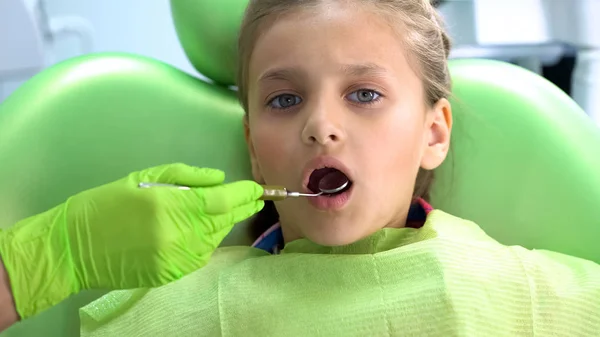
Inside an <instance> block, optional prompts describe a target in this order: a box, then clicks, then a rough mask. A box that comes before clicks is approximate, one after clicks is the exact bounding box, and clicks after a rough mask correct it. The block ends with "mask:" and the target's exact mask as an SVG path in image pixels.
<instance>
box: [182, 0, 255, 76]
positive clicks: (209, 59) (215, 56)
mask: <svg viewBox="0 0 600 337" xmlns="http://www.w3.org/2000/svg"><path fill="white" fill-rule="evenodd" d="M247 5H248V0H219V1H194V0H171V13H172V16H173V21H174V24H175V30H176V31H177V36H178V37H179V41H180V43H181V45H182V47H183V50H184V51H185V53H186V55H187V57H188V59H189V60H190V62H191V63H192V65H193V66H194V68H196V70H198V71H199V72H200V73H201V74H202V75H204V76H206V77H208V78H210V79H211V80H213V81H215V82H216V83H218V84H220V85H224V86H230V85H235V74H236V68H237V37H238V30H239V29H240V25H241V23H242V18H243V15H244V11H245V9H246V6H247Z"/></svg>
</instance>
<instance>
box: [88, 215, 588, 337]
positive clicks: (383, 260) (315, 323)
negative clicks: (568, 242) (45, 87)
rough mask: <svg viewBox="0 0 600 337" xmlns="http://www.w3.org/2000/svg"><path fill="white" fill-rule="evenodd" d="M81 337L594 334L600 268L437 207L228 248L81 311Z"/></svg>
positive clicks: (106, 297)
mask: <svg viewBox="0 0 600 337" xmlns="http://www.w3.org/2000/svg"><path fill="white" fill-rule="evenodd" d="M80 315H81V320H82V327H81V329H82V336H94V337H96V336H276V335H278V336H315V335H320V336H532V335H539V336H548V335H553V336H594V335H600V266H599V265H597V264H595V263H593V262H589V261H586V260H582V259H577V258H573V257H568V256H564V255H560V254H556V253H551V252H545V251H529V250H525V249H523V248H520V247H506V246H503V245H501V244H499V243H497V242H496V241H494V240H493V239H491V238H490V237H488V236H487V235H486V234H485V233H484V232H483V231H482V230H481V229H480V228H479V227H477V226H476V225H475V224H473V223H472V222H469V221H465V220H462V219H459V218H456V217H453V216H451V215H448V214H446V213H444V212H442V211H439V210H434V211H432V212H431V213H430V214H429V216H428V218H427V222H426V223H425V225H424V226H423V228H421V229H411V228H403V229H392V228H389V229H382V230H380V231H378V232H377V233H375V234H373V235H371V236H370V237H367V238H365V239H363V240H361V241H359V242H356V243H354V244H351V245H348V246H343V247H323V246H319V245H316V244H314V243H311V242H309V241H308V240H297V241H294V242H291V243H289V244H288V245H286V247H285V249H284V250H283V251H282V253H281V254H280V255H268V254H267V253H265V252H263V251H261V250H258V249H255V248H250V247H231V248H220V249H218V250H217V251H216V252H215V253H214V255H213V257H212V258H211V261H210V262H209V264H208V265H207V266H206V267H204V268H202V269H201V270H198V271H196V272H195V273H193V274H191V275H188V276H186V277H185V278H183V279H181V280H179V281H176V282H173V283H171V284H168V285H166V286H163V287H160V288H157V289H150V290H131V291H117V292H112V293H109V294H108V295H106V296H104V297H103V298H101V299H99V300H97V301H95V302H93V303H91V304H90V305H88V306H86V307H85V308H83V309H82V310H81V313H80Z"/></svg>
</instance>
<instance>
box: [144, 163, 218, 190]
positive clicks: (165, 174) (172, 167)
mask: <svg viewBox="0 0 600 337" xmlns="http://www.w3.org/2000/svg"><path fill="white" fill-rule="evenodd" d="M139 174H140V177H139V182H154V183H163V184H175V185H182V186H190V187H206V186H214V185H220V184H222V183H223V182H224V181H225V172H223V171H221V170H217V169H211V168H204V167H202V168H201V167H195V166H190V165H186V164H182V163H176V164H167V165H161V166H156V167H152V168H149V169H147V170H144V171H141V172H140V173H139Z"/></svg>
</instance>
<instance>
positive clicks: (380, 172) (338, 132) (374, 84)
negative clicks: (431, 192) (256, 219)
mask: <svg viewBox="0 0 600 337" xmlns="http://www.w3.org/2000/svg"><path fill="white" fill-rule="evenodd" d="M348 7H349V6H345V7H344V6H343V5H340V4H330V5H327V6H326V7H325V6H323V7H320V8H318V9H316V10H311V11H302V12H294V13H293V14H290V15H287V16H285V17H283V18H281V19H280V20H278V21H276V22H275V23H274V24H273V25H271V26H269V27H268V28H267V29H266V30H264V31H263V32H262V33H263V34H262V35H261V36H260V37H259V38H258V40H257V42H256V44H255V48H254V52H253V54H252V58H251V60H250V68H249V84H248V85H249V87H248V91H249V97H248V102H249V103H248V104H249V120H248V124H247V129H246V130H247V138H248V145H249V148H250V153H251V156H252V165H253V174H254V177H255V179H256V180H257V181H258V182H260V183H266V184H271V185H284V186H286V187H287V188H288V189H290V190H294V191H304V192H308V189H307V187H306V183H307V179H308V175H310V173H311V171H312V170H313V169H315V168H318V167H319V164H321V163H324V162H326V161H327V158H330V159H331V158H333V159H335V160H337V161H339V163H341V166H343V167H340V166H337V168H339V169H342V171H344V173H346V174H347V175H348V176H349V177H350V179H351V180H352V188H351V190H350V191H348V192H346V193H344V194H343V195H341V196H338V197H335V198H334V199H335V201H327V200H323V198H324V197H320V198H321V200H312V201H311V200H309V199H307V198H288V199H287V200H285V201H282V202H279V203H278V204H277V210H278V212H279V215H280V219H281V225H282V227H283V232H284V236H285V239H286V241H287V242H289V241H292V240H295V239H298V238H301V237H306V238H308V239H310V240H312V241H314V242H316V243H320V244H323V245H341V244H348V243H351V242H354V241H356V240H359V239H361V238H363V237H365V236H367V235H370V234H372V233H374V232H375V231H377V230H379V229H381V228H383V227H402V226H404V224H405V221H406V216H407V213H408V209H409V206H410V203H411V199H412V193H413V188H414V185H415V179H416V176H417V173H418V171H419V167H423V168H426V169H433V168H435V167H437V166H438V165H439V164H441V162H442V161H443V160H444V158H445V156H446V153H447V151H448V144H449V137H450V124H451V112H450V106H449V103H448V102H447V101H446V100H445V99H442V100H440V101H439V102H438V103H437V104H436V105H435V106H434V107H429V106H428V105H427V104H425V101H426V99H425V96H424V89H423V85H422V81H421V80H420V79H419V78H418V77H417V75H416V74H415V72H414V71H413V70H412V69H411V67H410V66H409V63H408V61H407V59H406V53H405V51H404V50H403V48H402V44H401V43H400V41H401V40H400V37H399V34H398V32H395V31H394V30H393V29H392V27H390V25H389V24H388V23H387V21H385V20H383V19H381V17H380V16H378V15H377V14H374V13H371V12H369V11H368V10H366V9H365V8H348ZM356 7H358V6H356ZM282 95H283V96H282ZM321 159H324V161H321ZM330 165H331V163H329V164H328V165H327V166H330Z"/></svg>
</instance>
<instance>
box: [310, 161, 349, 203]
mask: <svg viewBox="0 0 600 337" xmlns="http://www.w3.org/2000/svg"><path fill="white" fill-rule="evenodd" d="M351 186H352V181H351V180H350V179H349V178H348V176H347V175H346V174H345V173H344V172H342V171H340V170H338V169H336V168H333V167H324V168H320V169H316V170H314V171H313V172H312V173H311V174H310V177H309V180H308V185H307V187H308V189H309V190H311V191H312V192H313V193H320V192H323V195H324V196H329V197H334V196H337V195H340V194H342V193H344V192H346V191H348V190H349V189H350V187H351Z"/></svg>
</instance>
